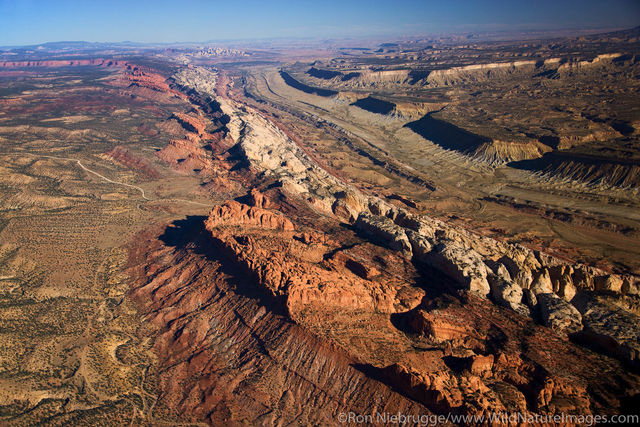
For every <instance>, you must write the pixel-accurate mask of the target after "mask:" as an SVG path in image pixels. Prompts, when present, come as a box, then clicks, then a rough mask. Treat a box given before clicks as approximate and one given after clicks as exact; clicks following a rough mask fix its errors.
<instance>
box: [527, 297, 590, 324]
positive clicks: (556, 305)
mask: <svg viewBox="0 0 640 427" xmlns="http://www.w3.org/2000/svg"><path fill="white" fill-rule="evenodd" d="M536 297H537V300H538V305H539V306H540V315H541V316H542V321H543V322H544V324H545V325H546V326H548V327H549V328H551V329H553V330H554V331H557V332H559V333H562V334H569V333H573V332H578V331H580V330H581V329H582V316H581V315H580V312H579V311H578V310H577V309H576V308H575V307H574V306H572V305H571V304H569V303H568V302H566V301H565V300H563V299H562V298H560V297H558V296H556V295H555V294H553V293H541V294H538V295H537V296H536Z"/></svg>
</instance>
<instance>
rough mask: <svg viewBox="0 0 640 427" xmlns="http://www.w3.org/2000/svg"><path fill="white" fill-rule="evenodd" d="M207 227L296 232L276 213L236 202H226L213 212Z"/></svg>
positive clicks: (291, 225) (289, 222) (206, 223)
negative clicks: (255, 228)
mask: <svg viewBox="0 0 640 427" xmlns="http://www.w3.org/2000/svg"><path fill="white" fill-rule="evenodd" d="M205 225H206V226H207V228H208V229H210V230H212V229H215V228H216V227H219V226H242V227H245V228H247V227H248V228H250V227H260V228H269V229H272V230H282V231H294V229H295V227H294V226H293V223H292V222H291V221H289V220H288V219H287V218H285V217H284V216H282V215H279V214H277V213H276V212H273V211H269V210H266V209H263V208H260V207H257V206H254V207H251V206H247V205H244V204H242V203H238V202H236V201H229V202H226V203H225V204H224V205H220V206H216V207H214V208H213V209H212V210H211V214H210V215H209V218H207V220H206V222H205Z"/></svg>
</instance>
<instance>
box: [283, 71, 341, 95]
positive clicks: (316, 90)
mask: <svg viewBox="0 0 640 427" xmlns="http://www.w3.org/2000/svg"><path fill="white" fill-rule="evenodd" d="M280 76H281V77H282V79H283V80H284V81H285V83H286V84H288V85H289V86H291V87H292V88H295V89H298V90H301V91H303V92H305V93H310V94H312V95H318V96H324V97H329V96H333V95H337V94H338V92H336V91H335V90H329V89H320V88H318V87H312V86H308V85H306V84H304V83H301V82H299V81H297V80H296V79H294V78H293V77H291V75H290V74H289V73H287V72H285V71H280Z"/></svg>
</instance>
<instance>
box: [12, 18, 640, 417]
mask: <svg viewBox="0 0 640 427" xmlns="http://www.w3.org/2000/svg"><path fill="white" fill-rule="evenodd" d="M638 31H639V30H638V29H637V28H636V29H632V30H628V31H621V32H618V33H610V34H595V35H592V36H585V37H580V38H570V37H567V38H561V39H551V40H546V39H544V40H528V41H518V40H514V41H507V42H490V41H487V42H482V41H478V42H476V41H472V42H471V41H470V42H468V43H463V44H461V43H457V42H455V43H454V42H446V43H445V42H440V41H432V40H424V41H419V42H416V41H412V42H411V43H409V42H406V43H404V42H399V43H397V44H393V46H387V45H384V44H379V43H378V44H375V45H372V47H371V48H366V49H365V48H362V49H360V50H357V49H356V50H351V51H347V50H345V49H342V48H341V49H337V48H332V47H325V46H323V45H318V46H315V47H314V49H309V48H307V49H300V50H296V49H295V48H293V47H292V48H290V49H283V50H282V51H281V52H279V55H281V56H279V58H280V59H278V60H277V61H276V60H274V59H273V58H274V56H273V54H272V53H269V52H266V51H261V50H258V49H255V50H252V49H249V48H246V47H245V48H242V49H239V48H238V49H236V48H232V47H229V48H226V47H225V48H221V47H216V46H207V47H203V46H194V47H189V48H185V47H181V48H175V49H156V50H149V51H144V53H145V54H144V55H143V54H141V53H140V51H138V50H137V48H135V47H131V48H129V49H130V50H127V49H125V48H121V50H120V51H119V53H118V54H117V55H114V54H112V53H111V54H110V53H109V52H108V51H101V52H92V53H87V52H83V51H82V49H81V48H76V49H78V52H76V53H75V54H74V55H70V54H69V52H68V51H64V52H63V53H60V52H57V51H53V52H47V51H46V50H45V51H43V52H40V53H38V54H34V53H29V52H27V53H24V52H22V51H20V52H18V53H15V54H14V55H9V54H8V53H6V54H2V52H0V84H1V86H0V157H1V158H2V159H3V163H2V166H1V167H0V188H2V191H1V192H0V198H1V199H2V201H3V203H2V210H1V211H0V236H1V243H0V292H1V293H0V296H1V298H2V306H1V307H0V322H1V324H2V325H3V328H2V330H1V331H0V340H2V343H3V346H2V349H1V353H0V356H1V359H0V373H1V374H2V375H1V376H0V382H1V384H2V387H0V389H1V391H0V408H1V409H2V410H1V411H0V420H1V422H2V423H3V424H7V425H25V424H34V423H49V424H56V425H68V424H75V423H89V424H95V423H103V424H119V423H123V420H125V421H124V422H127V423H130V424H132V425H133V424H135V425H159V424H170V425H239V424H251V425H284V424H299V425H335V424H339V423H340V418H339V417H340V414H344V413H348V412H353V413H356V414H374V413H382V412H387V413H402V414H407V415H409V414H412V415H416V416H420V415H439V414H456V415H483V414H484V415H486V414H490V413H521V414H582V415H585V414H591V415H603V414H607V415H613V414H632V413H635V412H636V411H637V403H638V401H639V399H640V329H638V324H639V323H638V320H639V316H640V252H639V251H640V249H639V248H640V245H639V243H640V232H639V230H640V215H638V207H639V206H640V193H639V192H638V189H639V188H640V186H639V184H640V181H638V178H639V177H640V175H639V170H640V169H638V168H639V166H638V156H639V155H640V154H639V153H640V151H639V149H640V145H639V140H638V136H639V134H638V129H639V128H638V123H640V115H638V114H639V113H640V105H639V104H638V100H637V99H638V97H637V94H638V92H639V91H640V88H639V87H638V86H637V82H638V81H640V80H638V78H637V77H638V76H639V75H640V74H639V73H640V68H638V66H639V65H638V60H637V59H638V58H639V57H640V56H639V55H640V44H639V41H638V40H640V39H639V38H638V34H640V33H638ZM105 50H107V49H105ZM149 52H153V54H149ZM346 52H348V54H347V53H346ZM11 56H15V58H14V57H11ZM10 57H11V58H10ZM9 58H10V59H9Z"/></svg>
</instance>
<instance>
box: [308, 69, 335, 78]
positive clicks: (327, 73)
mask: <svg viewBox="0 0 640 427" xmlns="http://www.w3.org/2000/svg"><path fill="white" fill-rule="evenodd" d="M307 74H309V75H310V76H312V77H316V78H318V79H324V80H331V79H332V78H334V77H338V76H341V75H342V73H341V72H339V71H331V70H321V69H319V68H316V67H311V68H309V70H308V71H307Z"/></svg>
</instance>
